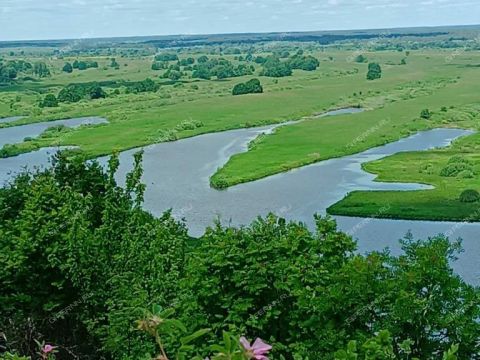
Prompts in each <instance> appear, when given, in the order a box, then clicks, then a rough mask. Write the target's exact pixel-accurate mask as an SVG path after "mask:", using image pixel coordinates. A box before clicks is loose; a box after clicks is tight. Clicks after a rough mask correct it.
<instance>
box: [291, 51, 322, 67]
mask: <svg viewBox="0 0 480 360" xmlns="http://www.w3.org/2000/svg"><path fill="white" fill-rule="evenodd" d="M287 65H288V66H289V67H290V68H291V69H300V70H305V71H314V70H316V69H317V68H318V67H319V66H320V62H319V61H318V59H317V58H315V57H313V56H311V55H307V56H303V55H298V54H297V55H294V56H292V57H291V58H290V59H288V62H287Z"/></svg>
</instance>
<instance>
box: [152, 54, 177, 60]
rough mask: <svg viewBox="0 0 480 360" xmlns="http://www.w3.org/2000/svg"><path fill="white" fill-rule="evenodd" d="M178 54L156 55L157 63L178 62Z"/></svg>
mask: <svg viewBox="0 0 480 360" xmlns="http://www.w3.org/2000/svg"><path fill="white" fill-rule="evenodd" d="M177 60H178V55H177V54H170V53H163V54H158V55H155V61H177Z"/></svg>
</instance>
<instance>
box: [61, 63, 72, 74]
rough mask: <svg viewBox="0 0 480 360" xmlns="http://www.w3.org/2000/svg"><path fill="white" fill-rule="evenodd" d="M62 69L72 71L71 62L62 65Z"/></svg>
mask: <svg viewBox="0 0 480 360" xmlns="http://www.w3.org/2000/svg"><path fill="white" fill-rule="evenodd" d="M62 71H63V72H66V73H71V72H73V67H72V64H70V63H69V62H67V63H65V65H64V66H63V68H62Z"/></svg>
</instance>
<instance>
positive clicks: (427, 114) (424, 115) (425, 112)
mask: <svg viewBox="0 0 480 360" xmlns="http://www.w3.org/2000/svg"><path fill="white" fill-rule="evenodd" d="M420 117H421V118H422V119H426V120H428V119H430V118H431V117H432V113H431V112H430V110H428V109H423V110H422V111H421V112H420Z"/></svg>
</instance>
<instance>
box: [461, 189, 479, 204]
mask: <svg viewBox="0 0 480 360" xmlns="http://www.w3.org/2000/svg"><path fill="white" fill-rule="evenodd" d="M460 201H461V202H464V203H473V202H477V201H480V193H479V192H478V191H477V190H472V189H468V190H464V191H463V192H462V193H461V194H460Z"/></svg>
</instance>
